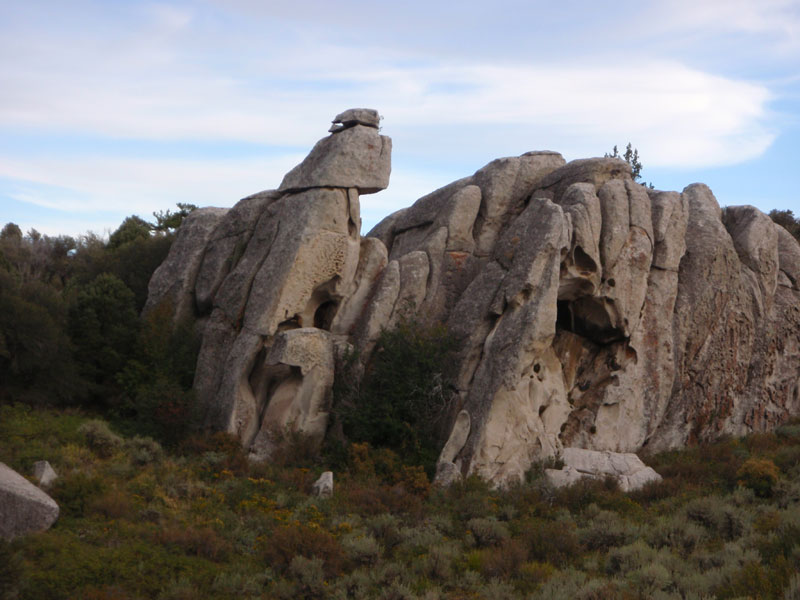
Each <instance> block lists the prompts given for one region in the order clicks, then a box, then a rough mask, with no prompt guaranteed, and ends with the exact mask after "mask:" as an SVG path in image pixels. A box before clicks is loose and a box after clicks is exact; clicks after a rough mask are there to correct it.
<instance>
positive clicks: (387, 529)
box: [366, 513, 402, 552]
mask: <svg viewBox="0 0 800 600" xmlns="http://www.w3.org/2000/svg"><path fill="white" fill-rule="evenodd" d="M366 526H367V529H368V530H369V532H370V533H371V534H372V535H373V536H374V537H375V538H376V539H377V540H378V541H379V542H380V543H381V544H383V547H384V548H386V551H387V552H391V551H392V550H393V549H394V548H395V546H397V545H398V544H399V543H400V542H401V541H402V537H401V535H400V520H399V519H398V518H397V517H396V516H394V515H392V514H390V513H382V514H379V515H377V516H375V517H373V518H371V519H369V520H368V521H367V522H366Z"/></svg>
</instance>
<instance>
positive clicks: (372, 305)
mask: <svg viewBox="0 0 800 600" xmlns="http://www.w3.org/2000/svg"><path fill="white" fill-rule="evenodd" d="M378 123H379V117H378V115H377V113H376V112H375V111H370V110H369V109H351V110H349V111H345V112H343V113H341V114H340V115H338V116H337V117H336V119H334V126H333V127H332V128H331V131H332V133H331V135H330V136H328V137H327V138H324V139H323V140H322V141H320V142H319V143H318V144H317V145H316V146H315V147H314V149H313V150H312V151H311V154H310V155H309V157H308V158H306V159H305V160H304V161H303V162H302V163H301V164H300V165H298V167H296V168H295V169H293V170H292V171H291V172H290V173H289V174H288V175H287V176H286V178H285V179H284V181H283V183H282V184H281V186H280V189H279V191H277V192H262V193H260V194H256V195H255V196H251V197H249V198H246V199H245V200H242V201H241V202H240V203H239V204H237V205H236V206H235V207H234V208H232V209H230V210H229V211H227V212H224V213H220V212H213V211H207V212H205V213H200V214H198V216H192V217H191V218H192V219H193V220H187V223H188V224H189V226H188V227H187V226H184V227H182V228H181V229H180V230H179V235H178V240H177V241H176V243H175V245H174V247H173V250H172V251H171V253H170V256H169V257H168V258H167V260H166V261H165V263H164V265H162V267H161V268H160V269H159V271H158V272H157V273H156V275H154V277H153V281H152V282H151V289H150V298H149V299H148V306H154V305H156V304H157V303H158V302H160V301H162V300H164V299H169V300H170V301H171V302H172V303H173V304H174V305H175V307H176V309H177V311H178V312H179V313H180V311H188V310H190V309H191V310H192V311H193V312H194V315H195V316H196V317H200V318H201V319H202V321H201V323H202V324H203V345H202V350H201V353H200V357H199V360H198V368H197V376H196V380H195V388H196V390H197V394H198V398H199V401H200V402H201V404H202V407H203V409H204V411H205V415H206V422H207V424H208V425H209V426H212V427H215V428H219V429H224V430H227V431H230V432H233V433H236V434H237V435H239V437H240V438H241V439H242V441H243V443H244V444H245V445H246V446H247V447H249V448H250V449H251V450H252V452H253V456H254V457H258V458H268V457H269V455H270V454H271V452H272V451H273V450H274V448H275V447H276V444H278V443H279V442H280V440H281V439H282V436H284V435H286V433H287V432H290V431H296V432H301V433H303V434H305V435H308V436H310V437H312V439H315V440H317V441H321V439H322V437H323V435H324V433H325V427H326V423H327V414H328V411H329V408H330V406H329V404H330V389H331V385H332V380H333V365H334V363H335V361H336V359H337V357H338V356H340V355H341V354H342V353H343V352H344V350H345V349H346V348H350V347H354V348H356V349H357V350H358V351H359V352H360V355H361V356H362V357H364V358H365V359H367V358H368V357H369V355H370V352H371V351H372V349H373V347H374V344H375V341H376V339H377V337H378V335H379V333H380V331H381V329H382V328H387V327H392V326H394V325H395V324H396V323H397V322H398V320H399V319H401V318H402V317H403V316H404V315H415V316H416V317H417V318H418V319H419V320H421V321H422V322H425V323H431V324H433V323H445V324H446V325H447V327H448V329H449V331H450V332H451V333H452V334H453V335H454V336H455V337H456V338H457V339H458V345H457V347H458V352H457V355H456V356H455V357H454V360H455V362H456V365H457V378H456V381H455V387H456V400H455V405H456V406H455V410H453V412H452V415H453V416H452V418H453V423H452V433H451V434H450V436H449V439H447V440H444V439H443V440H442V446H443V449H442V454H441V458H440V464H439V467H438V473H439V476H438V477H439V479H440V481H455V480H456V479H458V478H459V477H460V476H462V475H466V474H470V473H476V474H478V475H480V476H482V477H484V478H486V479H489V480H491V481H492V482H494V483H497V484H503V483H506V482H509V481H513V480H516V479H519V478H521V477H522V476H523V475H524V473H525V471H526V470H527V469H528V468H529V467H530V465H531V463H532V461H534V460H536V459H539V458H541V457H545V456H552V455H556V454H561V453H562V452H563V451H564V449H565V448H570V447H579V448H584V449H589V450H597V451H613V452H633V451H637V450H639V449H642V448H648V449H649V448H652V449H663V448H670V447H676V446H681V445H684V444H686V443H689V442H694V441H702V440H708V439H712V438H714V437H715V436H718V435H720V434H724V433H732V434H741V433H745V432H748V431H761V430H766V429H769V428H771V427H774V426H776V425H778V424H780V423H781V422H783V421H785V420H786V419H787V418H788V417H789V416H790V415H792V414H798V413H800V246H798V244H797V242H796V241H795V240H794V239H793V238H792V237H791V236H790V235H789V234H788V233H787V232H786V231H785V230H783V229H782V228H781V227H779V226H777V225H775V224H773V223H772V222H771V220H770V219H769V218H767V217H766V216H764V215H763V214H762V213H760V212H759V211H758V210H756V209H754V208H752V207H737V208H728V209H726V210H725V211H723V210H721V209H720V208H719V205H718V204H717V201H716V199H715V198H714V196H713V195H712V193H711V191H710V190H709V189H708V188H707V187H705V186H703V185H692V186H689V187H688V188H686V189H685V190H684V191H683V192H682V193H677V192H661V191H655V190H648V189H646V188H644V187H643V186H641V185H639V184H637V183H635V182H634V181H633V180H632V178H631V173H630V168H629V167H628V165H627V164H626V163H625V162H623V161H621V160H618V159H613V158H596V159H585V160H578V161H573V162H571V163H569V164H565V161H564V159H563V158H562V157H561V156H560V155H558V154H556V153H554V152H530V153H527V154H524V155H522V156H519V157H513V158H504V159H498V160H495V161H493V162H491V163H489V164H488V165H487V166H486V167H484V168H482V169H480V170H479V171H477V172H476V173H475V174H474V175H472V176H469V177H466V178H464V179H461V180H458V181H456V182H453V183H451V184H449V185H447V186H445V187H443V188H441V189H440V190H437V191H435V192H433V193H431V194H428V195H427V196H425V197H423V198H421V199H419V200H418V201H417V202H416V203H414V204H413V205H412V206H410V207H408V208H405V209H402V210H400V211H398V212H396V213H394V214H392V215H390V216H389V217H387V218H386V219H384V220H383V221H382V222H381V223H379V224H378V225H377V226H376V227H375V228H374V229H373V230H372V231H371V232H370V233H369V234H368V235H367V237H364V238H362V237H361V236H360V217H359V201H360V200H359V198H360V194H363V193H368V192H373V191H377V190H378V189H382V188H384V187H386V185H387V184H388V174H389V169H390V165H389V152H390V149H391V142H390V140H389V139H388V138H386V137H384V136H381V135H380V134H379V132H378V129H377V125H378Z"/></svg>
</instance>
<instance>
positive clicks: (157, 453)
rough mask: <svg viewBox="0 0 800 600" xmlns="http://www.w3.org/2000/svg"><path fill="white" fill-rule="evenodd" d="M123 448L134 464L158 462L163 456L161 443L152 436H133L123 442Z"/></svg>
mask: <svg viewBox="0 0 800 600" xmlns="http://www.w3.org/2000/svg"><path fill="white" fill-rule="evenodd" d="M125 449H126V450H127V451H128V455H129V456H130V458H131V462H132V463H133V464H135V465H140V466H141V465H148V464H150V463H154V462H158V461H160V460H161V458H162V457H163V456H164V451H163V450H162V449H161V444H159V443H158V442H157V441H155V440H154V439H152V438H148V437H141V436H138V435H137V436H135V437H133V438H131V439H129V440H127V441H126V442H125Z"/></svg>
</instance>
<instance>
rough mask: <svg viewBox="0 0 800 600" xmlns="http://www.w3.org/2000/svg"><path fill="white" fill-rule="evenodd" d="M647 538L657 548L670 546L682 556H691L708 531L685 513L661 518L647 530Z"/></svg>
mask: <svg viewBox="0 0 800 600" xmlns="http://www.w3.org/2000/svg"><path fill="white" fill-rule="evenodd" d="M645 537H646V540H647V542H648V543H649V544H650V545H651V546H654V547H655V548H669V549H670V550H672V551H673V552H677V553H678V554H679V555H680V556H684V557H686V556H689V555H690V554H691V553H692V552H693V551H694V549H695V548H697V546H698V545H700V544H701V543H702V542H703V541H705V539H706V538H707V534H706V532H705V531H704V530H703V529H702V528H700V527H699V526H698V525H696V524H695V523H692V522H691V521H689V519H687V518H686V515H685V514H678V515H672V516H668V517H662V518H660V519H659V520H658V521H657V522H656V524H655V526H653V527H651V528H650V529H649V530H648V531H647V532H646V536H645Z"/></svg>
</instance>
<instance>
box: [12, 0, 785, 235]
mask: <svg viewBox="0 0 800 600" xmlns="http://www.w3.org/2000/svg"><path fill="white" fill-rule="evenodd" d="M356 106H365V107H371V108H376V109H378V110H379V111H380V112H381V114H382V115H383V117H384V119H383V123H382V125H383V133H385V134H386V135H389V136H391V137H392V138H393V141H394V150H393V171H392V180H391V184H390V187H389V189H388V190H386V191H384V192H381V193H379V194H376V195H372V196H368V197H365V198H364V199H363V201H362V216H363V220H364V232H366V231H367V230H368V229H369V228H370V227H371V226H372V225H374V224H375V223H376V222H377V221H378V220H379V219H380V218H382V217H383V216H385V215H386V214H388V213H390V212H392V211H394V210H397V209H399V208H402V207H404V206H407V205H409V204H411V203H412V202H413V201H414V200H415V199H416V198H418V197H419V196H421V195H423V194H425V193H427V192H430V191H432V190H433V189H435V188H437V187H439V186H441V185H444V184H446V183H448V182H450V181H452V180H454V179H457V178H460V177H463V176H465V175H469V174H471V173H472V172H474V171H475V170H476V169H478V168H480V167H481V166H483V165H484V164H486V163H487V162H489V161H491V160H492V159H494V158H497V157H501V156H514V155H518V154H521V153H523V152H526V151H529V150H544V149H547V150H556V151H559V152H561V153H562V154H563V155H564V156H565V158H567V159H568V160H571V159H574V158H583V157H588V156H602V154H603V153H604V152H606V151H609V150H610V149H611V147H612V146H613V145H614V144H618V145H619V146H620V148H622V147H623V146H624V145H625V144H626V143H627V142H628V141H631V142H632V143H633V144H634V145H635V146H636V147H637V148H638V149H639V152H640V154H641V156H642V161H643V163H644V166H645V168H644V172H643V175H644V178H645V179H646V180H647V181H652V182H653V183H654V184H655V185H656V187H658V188H660V189H675V190H681V189H683V187H685V186H686V185H688V184H690V183H693V182H697V181H701V182H704V183H707V184H708V185H709V186H711V188H712V190H713V191H714V193H715V195H716V196H717V199H718V200H719V202H720V204H721V205H737V204H753V205H755V206H758V207H759V208H761V209H762V210H765V211H768V210H769V209H771V208H778V209H791V210H794V211H795V213H796V214H800V0H759V1H750V0H702V1H697V0H661V1H659V2H647V1H638V2H628V1H619V2H615V3H604V2H596V1H592V2H590V1H584V0H580V1H578V0H574V1H570V0H564V1H562V2H560V3H555V2H552V1H548V2H536V1H526V2H521V1H510V0H493V1H492V2H487V1H486V0H482V1H480V2H477V1H473V0H462V1H461V2H458V3H454V2H437V1H435V0H428V1H426V2H419V1H417V0H405V1H404V2H377V1H375V0H372V1H370V2H367V1H356V0H342V1H338V2H330V0H327V1H317V0H313V1H303V0H296V1H295V2H292V3H289V2H276V1H270V0H260V1H256V0H228V1H224V2H223V1H222V0H218V1H216V0H206V1H194V2H188V1H176V2H125V1H121V0H102V1H87V0H73V1H71V2H45V1H42V2H39V1H36V0H31V1H28V2H24V3H23V2H2V3H0V208H1V210H0V221H2V223H6V222H9V221H13V222H16V223H18V224H19V225H20V226H21V227H22V229H23V230H25V231H27V230H28V229H30V228H36V229H37V230H39V231H41V232H43V233H47V234H58V233H64V234H70V235H77V234H81V233H84V232H86V231H89V230H91V231H94V232H96V233H100V234H103V233H108V231H110V230H113V229H115V228H116V227H117V226H118V225H119V223H120V222H121V221H122V219H123V218H124V217H125V216H127V215H130V214H138V215H140V216H142V217H144V218H149V217H150V215H151V213H152V212H153V211H156V210H162V209H167V208H174V205H175V203H176V202H191V203H194V204H198V205H201V206H206V205H214V206H231V205H233V204H234V203H235V202H236V201H237V200H238V199H240V198H242V197H243V196H246V195H248V194H251V193H253V192H256V191H260V190H264V189H269V188H273V187H277V185H278V184H279V183H280V180H281V178H282V176H283V174H284V173H285V172H286V171H288V170H289V169H290V168H291V167H292V166H294V165H295V164H296V163H297V162H299V161H300V160H301V159H302V158H303V156H305V155H306V154H307V152H308V150H309V149H310V148H311V146H312V145H313V144H314V142H315V141H316V140H317V139H319V138H321V137H323V136H324V135H325V132H326V130H327V127H328V125H329V122H330V120H331V119H332V118H333V116H334V115H335V114H336V113H338V112H340V111H341V110H344V109H345V108H349V107H356Z"/></svg>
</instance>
